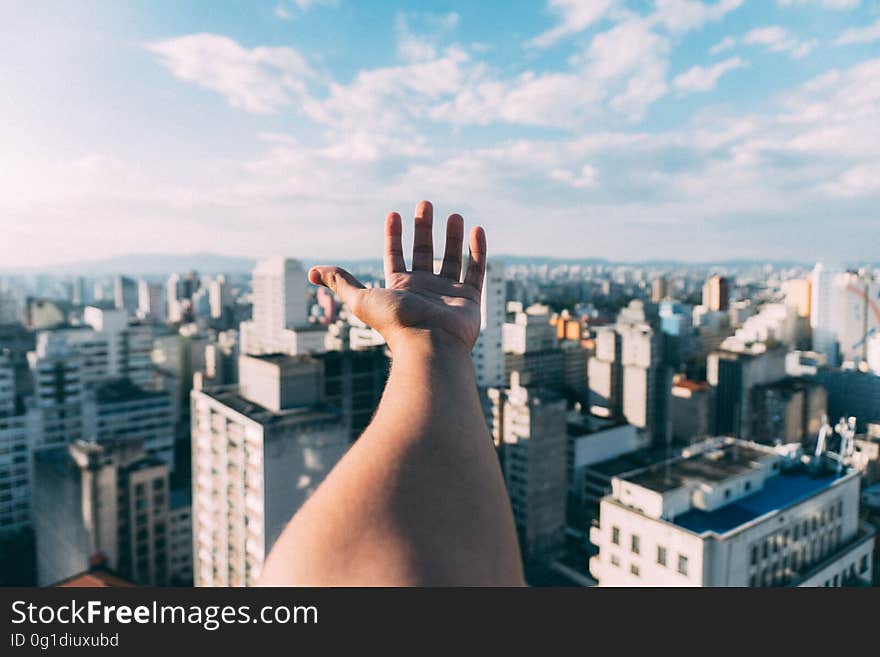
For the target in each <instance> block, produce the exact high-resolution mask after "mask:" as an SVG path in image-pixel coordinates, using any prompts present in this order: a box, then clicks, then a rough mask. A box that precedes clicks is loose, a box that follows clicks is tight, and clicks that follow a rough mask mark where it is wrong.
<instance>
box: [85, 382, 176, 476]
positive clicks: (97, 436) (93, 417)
mask: <svg viewBox="0 0 880 657" xmlns="http://www.w3.org/2000/svg"><path fill="white" fill-rule="evenodd" d="M174 423H175V417H174V411H173V406H172V401H171V395H170V394H169V393H167V392H165V391H155V390H145V389H143V388H141V387H140V386H136V385H135V384H133V383H132V382H131V381H130V380H128V379H108V380H106V381H103V382H101V383H99V384H97V385H95V386H94V387H92V388H90V389H89V390H87V391H86V392H85V394H84V395H83V403H82V432H83V436H84V437H85V439H86V440H89V441H91V442H97V443H100V444H110V443H121V442H124V441H137V442H139V443H141V445H142V448H143V450H144V452H145V453H146V454H147V455H148V456H150V457H155V458H158V459H160V460H162V461H163V462H165V463H167V464H168V467H169V468H170V469H171V470H172V471H173V470H174Z"/></svg>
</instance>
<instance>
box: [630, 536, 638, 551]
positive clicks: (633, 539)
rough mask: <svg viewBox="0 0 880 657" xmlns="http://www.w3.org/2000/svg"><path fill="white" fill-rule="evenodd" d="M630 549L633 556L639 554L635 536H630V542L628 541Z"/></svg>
mask: <svg viewBox="0 0 880 657" xmlns="http://www.w3.org/2000/svg"><path fill="white" fill-rule="evenodd" d="M630 548H631V549H632V552H633V554H638V553H639V537H638V536H636V535H635V534H633V535H632V540H631V541H630Z"/></svg>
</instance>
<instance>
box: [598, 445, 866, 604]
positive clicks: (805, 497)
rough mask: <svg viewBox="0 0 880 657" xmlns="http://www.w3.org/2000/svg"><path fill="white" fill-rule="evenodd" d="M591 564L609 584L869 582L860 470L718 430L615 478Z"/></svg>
mask: <svg viewBox="0 0 880 657" xmlns="http://www.w3.org/2000/svg"><path fill="white" fill-rule="evenodd" d="M590 540H591V542H592V543H593V544H594V545H596V546H598V547H599V554H598V555H597V556H595V557H593V558H592V559H591V560H590V571H591V573H592V574H593V576H594V577H595V578H596V579H597V580H598V581H599V585H600V586H750V587H757V586H765V587H766V586H851V585H858V584H859V583H870V581H871V575H872V565H871V552H872V550H873V547H874V530H873V528H871V527H870V526H869V525H867V524H862V523H860V521H859V474H858V472H855V471H850V470H844V471H843V472H838V470H837V466H836V464H831V463H830V461H828V462H826V461H824V460H821V459H816V460H813V461H812V462H808V461H807V459H805V458H803V457H802V456H801V455H800V453H799V451H797V450H789V451H788V452H786V453H783V452H780V451H776V450H774V449H773V448H770V447H766V446H762V445H758V444H755V443H749V442H746V441H741V440H735V439H726V440H718V439H715V440H709V441H706V442H705V443H702V444H700V445H695V446H693V447H692V449H691V451H689V452H687V453H685V454H683V455H682V456H679V457H675V458H673V459H670V460H667V461H663V462H660V463H657V464H655V465H651V466H648V467H645V468H642V469H639V470H635V471H632V472H629V473H627V474H624V475H620V476H616V477H614V478H613V479H612V492H611V494H610V495H607V496H606V497H604V498H603V499H602V502H601V505H600V512H599V524H598V526H594V527H592V528H591V530H590Z"/></svg>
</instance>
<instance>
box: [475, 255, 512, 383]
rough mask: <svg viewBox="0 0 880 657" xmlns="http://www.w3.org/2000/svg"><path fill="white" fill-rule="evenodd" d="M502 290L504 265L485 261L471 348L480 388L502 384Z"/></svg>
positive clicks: (503, 299) (503, 316)
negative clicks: (476, 333)
mask: <svg viewBox="0 0 880 657" xmlns="http://www.w3.org/2000/svg"><path fill="white" fill-rule="evenodd" d="M505 289H506V288H505V282H504V266H503V265H502V264H501V263H499V262H495V261H491V260H490V261H489V262H487V263H486V280H485V281H484V282H483V293H482V296H481V299H480V335H479V337H478V338H477V342H476V344H475V345H474V350H473V360H474V368H475V370H476V375H477V386H478V387H480V388H489V387H500V386H503V385H505V381H504V347H503V344H502V342H503V327H504V319H505V304H506V300H505Z"/></svg>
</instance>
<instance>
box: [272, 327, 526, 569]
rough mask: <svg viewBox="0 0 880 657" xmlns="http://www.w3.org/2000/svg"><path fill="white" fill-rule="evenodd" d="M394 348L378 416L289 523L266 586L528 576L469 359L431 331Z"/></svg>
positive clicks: (461, 347)
mask: <svg viewBox="0 0 880 657" xmlns="http://www.w3.org/2000/svg"><path fill="white" fill-rule="evenodd" d="M396 353H397V355H396V357H395V358H394V360H393V364H392V370H391V375H390V377H389V380H388V385H387V387H386V391H385V395H384V396H383V399H382V402H381V404H380V406H379V409H378V411H377V413H376V416H375V418H374V419H373V422H372V423H371V424H370V426H369V427H368V428H367V430H366V431H365V432H364V434H363V435H362V436H361V437H360V438H359V439H358V441H357V442H356V443H355V445H354V446H353V447H352V449H351V450H350V451H349V453H348V454H347V455H346V456H345V458H344V459H343V460H342V461H341V462H340V463H339V464H338V466H337V467H336V468H335V469H334V470H333V472H332V473H331V474H330V476H329V477H328V478H327V480H326V481H325V482H324V484H322V486H321V487H320V488H319V489H318V491H316V493H315V495H314V496H313V497H312V498H311V499H310V500H309V502H308V503H307V504H306V505H305V506H304V507H303V508H302V509H301V510H300V512H299V513H298V514H297V516H296V518H294V520H293V521H292V522H291V524H290V525H289V526H288V528H287V529H286V530H285V532H284V535H283V536H282V538H281V539H280V540H279V542H278V545H277V546H276V548H275V549H274V550H273V554H272V558H271V559H270V560H269V562H268V563H267V565H266V570H265V573H264V578H263V579H264V581H266V582H268V583H272V582H271V581H270V580H273V579H274V580H277V579H278V577H279V576H283V578H284V580H285V581H284V582H277V583H291V584H319V585H320V584H401V585H406V584H437V585H442V584H464V585H489V584H495V585H512V584H520V583H522V575H521V570H520V560H519V551H518V546H517V542H516V536H515V531H514V527H513V519H512V516H511V513H510V507H509V502H508V500H507V495H506V491H505V489H504V484H503V480H502V477H501V472H500V469H499V467H498V461H497V458H496V456H495V452H494V449H493V447H492V443H491V440H490V438H489V435H488V432H487V430H486V425H485V420H484V418H483V414H482V410H481V407H480V403H479V398H478V396H477V392H476V385H475V381H474V372H473V365H472V363H471V360H470V356H469V354H468V353H467V351H466V349H465V348H464V347H463V345H460V344H458V345H456V344H455V343H450V342H444V343H437V341H436V340H432V339H430V338H428V339H426V340H413V341H411V342H410V343H408V344H407V345H405V346H403V347H401V346H398V349H397V350H396Z"/></svg>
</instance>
